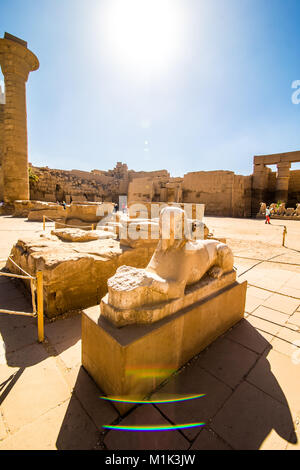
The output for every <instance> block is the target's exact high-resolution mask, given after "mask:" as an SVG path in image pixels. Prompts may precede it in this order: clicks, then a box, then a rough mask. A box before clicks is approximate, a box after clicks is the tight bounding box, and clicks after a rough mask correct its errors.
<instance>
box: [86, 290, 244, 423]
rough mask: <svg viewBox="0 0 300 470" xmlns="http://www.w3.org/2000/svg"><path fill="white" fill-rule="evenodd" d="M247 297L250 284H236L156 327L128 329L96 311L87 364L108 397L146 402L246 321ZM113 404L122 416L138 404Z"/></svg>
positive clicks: (89, 313) (89, 323)
mask: <svg viewBox="0 0 300 470" xmlns="http://www.w3.org/2000/svg"><path fill="white" fill-rule="evenodd" d="M245 297H246V282H244V283H243V284H238V283H234V284H231V285H230V286H228V287H227V288H225V289H223V290H221V291H218V292H217V293H215V294H214V295H212V296H210V297H208V298H206V299H205V300H202V301H200V302H196V303H194V304H193V305H190V306H188V307H187V308H184V309H182V310H180V311H179V312H177V313H175V314H174V315H170V316H168V317H166V318H163V319H162V320H160V321H158V322H156V323H153V324H150V325H128V326H124V327H123V328H116V327H115V326H113V325H112V324H111V323H110V322H109V321H108V320H107V319H106V318H105V317H103V315H102V314H101V312H100V311H99V306H95V307H91V308H89V309H87V310H84V312H83V316H82V364H83V366H84V368H85V369H86V370H87V371H88V373H89V374H90V375H91V376H92V377H93V379H94V380H95V382H96V383H97V384H98V385H99V387H100V388H101V389H102V390H103V391H104V392H105V393H106V394H107V395H108V396H111V397H115V398H116V397H119V398H123V399H139V400H142V399H144V397H145V396H146V395H147V394H148V393H149V392H151V391H152V390H153V389H154V388H156V387H157V386H158V385H159V384H160V383H162V382H163V381H164V380H165V379H166V378H167V377H168V376H169V375H170V374H171V373H172V372H175V371H176V370H177V369H178V368H179V367H180V366H182V365H183V364H185V363H186V362H187V361H188V360H189V359H191V358H192V357H193V356H195V355H196V354H198V353H199V352H200V351H202V350H203V349H204V348H205V347H206V346H208V345H209V344H210V343H211V342H213V341H214V340H215V339H216V338H217V337H218V336H220V335H221V334H223V333H224V332H225V331H227V330H228V329H229V328H230V327H231V326H233V325H234V324H235V323H237V322H238V321H239V320H241V319H242V318H243V316H244V307H245ZM143 372H144V373H143ZM114 405H115V406H116V408H117V409H118V410H119V411H120V413H121V414H123V413H125V412H127V411H128V410H129V409H130V408H132V406H133V405H132V404H123V403H117V402H114Z"/></svg>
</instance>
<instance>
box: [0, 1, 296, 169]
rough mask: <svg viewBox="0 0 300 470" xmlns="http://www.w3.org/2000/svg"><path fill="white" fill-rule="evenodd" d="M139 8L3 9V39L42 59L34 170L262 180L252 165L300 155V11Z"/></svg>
mask: <svg viewBox="0 0 300 470" xmlns="http://www.w3.org/2000/svg"><path fill="white" fill-rule="evenodd" d="M139 2H140V3H139V5H138V8H136V6H137V0H85V1H82V0H81V1H79V0H26V1H24V0H0V34H1V36H2V37H3V34H4V32H5V31H7V32H9V33H11V34H14V35H16V36H18V37H21V38H22V39H25V40H26V41H27V42H28V47H29V48H30V49H31V50H32V51H33V52H34V53H35V54H36V55H37V56H38V58H39V60H40V69H39V70H38V71H36V72H33V73H31V75H30V76H29V80H28V83H27V112H28V133H29V161H31V162H32V163H33V164H34V165H38V166H46V165H47V166H49V167H50V168H63V169H73V168H76V169H82V170H92V169H94V168H97V169H104V170H106V169H109V168H113V167H114V166H115V164H116V162H117V161H122V162H125V163H127V164H128V167H129V168H130V169H135V170H155V169H162V168H165V169H168V170H169V171H170V173H171V175H172V176H182V175H183V174H184V173H186V172H188V171H199V170H217V169H224V170H232V171H235V172H236V173H240V174H251V173H252V157H253V155H259V154H268V153H278V152H285V151H293V150H300V104H299V105H295V104H293V103H292V100H291V97H292V93H293V92H294V91H295V90H293V89H292V82H293V81H295V80H300V47H299V44H300V28H299V25H298V20H299V17H300V2H299V0H159V1H157V0H139ZM124 5H125V9H124ZM141 5H142V8H141V7H140V6H141ZM118 9H119V10H118ZM116 18H117V19H116ZM1 78H3V77H1V75H0V79H1ZM296 167H297V168H300V165H298V164H297V165H293V168H296Z"/></svg>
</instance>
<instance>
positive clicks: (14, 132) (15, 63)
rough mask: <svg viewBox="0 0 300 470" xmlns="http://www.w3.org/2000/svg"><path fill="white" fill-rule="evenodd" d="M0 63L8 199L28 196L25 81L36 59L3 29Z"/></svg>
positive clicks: (5, 177)
mask: <svg viewBox="0 0 300 470" xmlns="http://www.w3.org/2000/svg"><path fill="white" fill-rule="evenodd" d="M0 65H1V69H2V73H3V75H4V83H5V105H4V115H3V118H4V119H3V128H4V149H3V157H2V176H3V199H4V202H6V203H12V202H13V201H15V200H17V199H25V200H28V199H29V178H28V150H27V113H26V86H25V84H26V82H27V79H28V75H29V72H31V71H33V70H37V69H38V68H39V61H38V59H37V57H36V56H35V55H34V54H33V53H32V52H31V51H30V50H29V49H27V43H26V42H25V41H22V40H21V39H18V38H15V37H14V36H11V35H9V34H7V33H5V35H4V38H3V39H0Z"/></svg>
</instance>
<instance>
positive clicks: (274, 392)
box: [56, 320, 297, 450]
mask: <svg viewBox="0 0 300 470" xmlns="http://www.w3.org/2000/svg"><path fill="white" fill-rule="evenodd" d="M232 331H234V332H235V335H237V337H236V338H237V339H238V340H240V339H241V340H242V341H243V342H244V343H245V342H246V343H247V342H248V344H249V345H251V344H255V345H256V346H255V347H256V348H257V345H258V348H259V350H260V351H263V352H261V353H259V354H257V362H256V363H255V366H254V367H252V365H253V364H252V365H250V363H249V355H255V354H256V353H254V352H253V350H251V349H246V348H245V349H246V353H245V354H240V355H238V354H236V353H237V351H238V350H239V348H240V349H241V350H242V349H243V348H244V346H242V345H241V344H238V342H237V341H236V340H232V338H231V340H230V341H229V336H231V335H232ZM249 347H250V346H249ZM271 349H272V347H271V345H270V343H268V341H267V340H266V339H265V338H264V337H263V336H262V335H260V333H259V332H258V331H257V330H256V329H255V328H253V327H252V326H251V325H250V323H248V322H247V321H246V320H242V321H241V322H239V323H238V325H236V326H235V327H234V328H233V329H232V330H230V331H229V332H228V336H227V334H225V335H224V336H222V337H220V338H218V339H217V340H216V341H215V342H214V343H212V344H211V345H210V346H209V347H208V348H207V349H206V350H204V351H202V352H201V353H200V354H199V355H198V356H196V357H195V358H194V359H193V360H191V362H189V363H188V365H185V366H184V367H183V368H182V369H181V370H180V371H179V372H177V373H176V374H175V375H173V376H171V377H170V378H169V379H167V381H165V382H164V383H163V384H161V385H160V386H159V387H158V388H157V389H156V390H154V391H153V394H152V398H153V399H154V398H156V399H157V398H159V397H163V396H164V397H166V396H176V397H178V396H179V397H184V396H187V395H198V394H203V393H204V394H205V397H202V398H199V399H195V400H187V401H182V402H180V403H167V404H155V405H152V404H145V405H143V404H142V405H138V406H135V407H134V408H133V409H132V410H131V411H129V412H128V413H127V414H126V415H125V416H123V417H122V418H121V417H120V416H119V414H118V412H117V411H116V410H115V408H114V407H113V406H112V405H111V404H110V403H108V402H107V401H105V400H100V399H99V397H100V396H101V395H102V394H103V392H102V391H101V390H100V389H99V388H98V386H97V385H96V384H95V382H94V381H93V379H92V378H91V377H90V376H89V375H88V374H87V372H86V371H85V369H84V368H83V367H81V368H80V369H79V372H78V376H77V377H76V380H75V385H74V389H73V394H72V397H71V400H70V402H69V405H68V408H67V411H66V414H65V417H64V420H63V422H62V425H61V428H60V432H59V435H58V438H57V442H56V445H57V448H58V449H69V448H72V449H74V448H76V445H77V446H78V447H77V448H79V449H87V448H92V447H93V442H94V438H95V436H94V433H95V429H96V430H97V432H98V439H100V437H101V432H102V433H103V431H105V430H104V429H103V428H102V426H103V424H106V425H108V424H112V423H113V422H115V420H116V418H118V416H119V419H121V421H118V424H120V425H135V426H137V425H140V426H145V425H147V424H149V425H155V424H157V425H158V426H159V425H161V424H162V422H164V423H165V424H169V423H170V422H171V423H172V424H184V423H193V422H203V421H204V422H205V423H206V425H205V427H204V428H193V429H190V430H184V431H183V432H182V431H180V434H181V436H184V438H185V439H181V440H179V439H178V431H174V430H172V431H155V432H151V433H149V432H134V433H133V432H131V431H117V430H110V431H109V432H108V434H107V433H106V435H105V438H104V436H103V435H102V440H103V439H104V448H108V449H109V450H139V449H143V450H144V449H162V450H164V449H178V450H179V449H182V450H183V449H187V448H189V447H190V448H191V449H198V448H199V449H203V450H218V448H219V443H220V440H219V438H217V439H216V440H214V439H213V440H212V441H211V440H210V438H209V439H208V435H214V433H217V435H218V436H219V437H220V438H221V440H223V442H225V443H226V444H224V446H223V447H224V448H227V447H228V448H229V449H230V448H231V449H237V450H246V449H253V450H255V449H259V448H260V447H261V446H262V444H263V442H264V441H265V439H266V438H267V436H268V435H269V434H270V432H272V431H273V430H275V431H276V433H277V434H278V436H280V437H279V438H278V439H279V441H280V442H279V443H278V442H277V441H275V447H276V445H278V446H279V447H280V446H281V445H282V441H281V439H283V440H284V441H285V442H286V444H287V443H292V444H296V443H297V437H296V434H295V430H294V424H293V418H292V414H291V411H290V407H289V403H288V399H287V398H286V396H285V394H284V392H283V390H282V388H281V386H280V384H279V382H278V380H277V379H276V376H275V375H274V374H273V373H272V371H271V367H270V363H269V361H268V358H267V355H268V353H269V351H270V350H271ZM226 350H227V351H226ZM222 351H223V352H224V351H225V353H222ZM247 351H248V353H247ZM252 357H253V356H252ZM237 368H238V369H239V372H238V373H237V372H236V371H237ZM213 369H214V370H213ZM221 370H227V371H228V374H229V376H230V375H232V376H233V377H236V376H237V374H240V378H239V379H237V383H236V384H235V385H234V386H229V385H228V380H227V378H225V380H223V379H222V378H220V377H219V378H218V373H215V371H221ZM241 371H243V373H242V374H241ZM254 372H255V373H254ZM234 380H235V379H234ZM79 405H81V409H84V410H86V412H85V413H80V412H79V408H80V406H79ZM153 408H155V410H154V409H153ZM157 412H159V414H157ZM159 415H160V416H159ZM149 419H150V421H149ZM157 419H158V420H159V422H157V423H156V421H157ZM205 428H206V430H205ZM82 430H85V433H84V439H83V440H81V441H80V442H79V441H78V434H81V435H82ZM208 430H212V431H213V433H207V431H208ZM278 436H277V437H278ZM186 440H188V445H187V444H186ZM76 443H77V444H76ZM284 444H285V443H284ZM102 448H103V447H102Z"/></svg>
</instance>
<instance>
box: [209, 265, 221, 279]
mask: <svg viewBox="0 0 300 470" xmlns="http://www.w3.org/2000/svg"><path fill="white" fill-rule="evenodd" d="M208 274H209V276H210V277H212V278H214V279H219V277H221V276H222V274H223V271H222V269H221V268H220V267H219V266H213V267H212V268H210V270H209V271H208Z"/></svg>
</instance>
